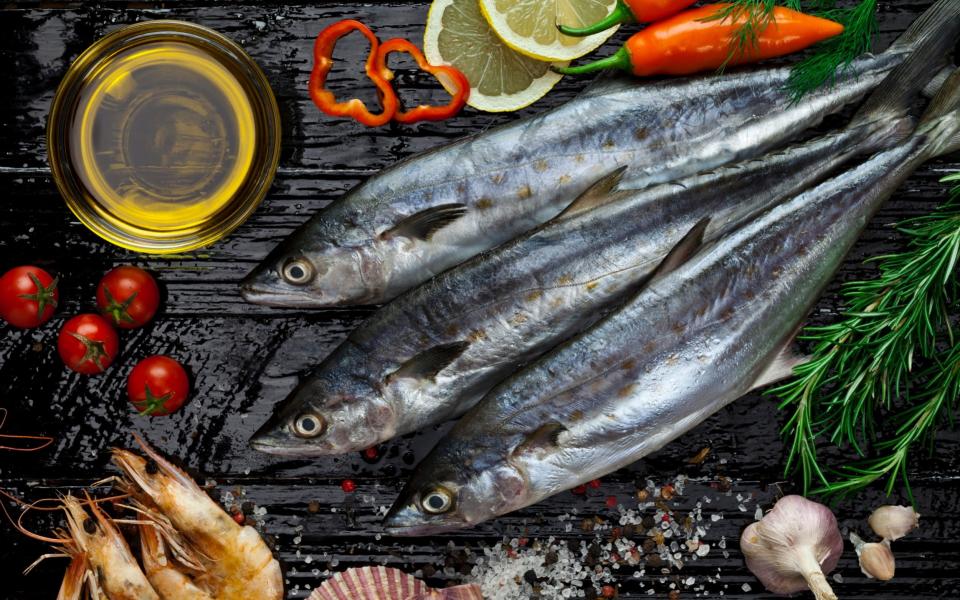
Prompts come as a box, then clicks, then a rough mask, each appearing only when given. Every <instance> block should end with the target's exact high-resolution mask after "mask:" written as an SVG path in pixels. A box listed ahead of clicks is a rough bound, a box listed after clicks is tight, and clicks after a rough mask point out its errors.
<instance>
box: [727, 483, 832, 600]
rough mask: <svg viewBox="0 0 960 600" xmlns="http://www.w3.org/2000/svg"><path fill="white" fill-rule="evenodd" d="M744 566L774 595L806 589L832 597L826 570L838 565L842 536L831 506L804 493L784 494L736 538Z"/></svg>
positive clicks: (829, 599)
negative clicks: (809, 498)
mask: <svg viewBox="0 0 960 600" xmlns="http://www.w3.org/2000/svg"><path fill="white" fill-rule="evenodd" d="M740 550H741V551H742V552H743V554H744V557H745V559H746V562H747V568H748V569H750V571H751V572H752V573H753V574H754V575H756V577H757V579H759V580H760V582H761V583H762V584H763V585H764V587H766V588H767V589H768V590H769V591H771V592H773V593H774V594H782V595H788V594H795V593H797V592H802V591H804V590H806V589H810V590H811V591H813V593H814V596H815V597H816V598H817V600H836V598H837V596H836V595H835V594H834V593H833V590H832V589H830V584H829V583H828V582H827V578H826V575H825V573H829V572H830V571H832V570H833V569H835V568H836V566H837V561H839V560H840V555H841V554H842V553H843V538H842V537H841V536H840V530H839V528H838V526H837V519H836V517H834V516H833V513H832V512H830V509H829V508H827V507H826V506H824V505H822V504H818V503H816V502H812V501H810V500H807V499H806V498H803V497H802V496H784V497H783V498H781V499H780V501H779V502H777V504H776V505H775V506H774V507H773V509H772V510H771V511H770V512H768V513H767V514H766V515H765V516H764V517H763V519H761V520H760V521H758V522H756V523H752V524H751V525H749V526H748V527H747V528H746V529H745V530H744V531H743V535H741V537H740Z"/></svg>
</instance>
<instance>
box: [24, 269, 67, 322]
mask: <svg viewBox="0 0 960 600" xmlns="http://www.w3.org/2000/svg"><path fill="white" fill-rule="evenodd" d="M27 277H29V278H30V281H32V282H33V285H35V286H36V287H37V291H36V292H34V293H32V294H20V297H21V298H24V299H25V300H33V301H34V302H36V303H37V319H40V320H42V319H43V311H45V310H46V309H47V307H48V306H51V307H53V308H56V307H57V299H56V298H55V297H54V294H56V293H57V283H58V281H59V279H60V278H59V277H54V278H53V281H51V282H50V287H44V286H43V284H42V283H40V278H38V277H37V276H36V275H35V274H34V273H27Z"/></svg>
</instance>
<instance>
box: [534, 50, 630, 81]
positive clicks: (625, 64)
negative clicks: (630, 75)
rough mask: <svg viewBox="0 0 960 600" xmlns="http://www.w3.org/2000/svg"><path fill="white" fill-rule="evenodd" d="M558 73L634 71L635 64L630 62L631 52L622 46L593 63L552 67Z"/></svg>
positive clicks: (582, 73) (580, 73) (579, 73)
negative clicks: (611, 70) (604, 70)
mask: <svg viewBox="0 0 960 600" xmlns="http://www.w3.org/2000/svg"><path fill="white" fill-rule="evenodd" d="M550 68H551V69H553V70H554V71H556V72H557V73H561V74H563V75H585V74H587V73H596V72H597V71H602V70H603V69H621V70H623V71H633V64H632V63H631V62H630V53H629V52H627V49H626V48H620V49H619V50H617V51H616V52H615V53H613V54H611V55H610V56H608V57H606V58H601V59H600V60H596V61H594V62H592V63H587V64H585V65H580V66H578V67H557V66H553V67H550Z"/></svg>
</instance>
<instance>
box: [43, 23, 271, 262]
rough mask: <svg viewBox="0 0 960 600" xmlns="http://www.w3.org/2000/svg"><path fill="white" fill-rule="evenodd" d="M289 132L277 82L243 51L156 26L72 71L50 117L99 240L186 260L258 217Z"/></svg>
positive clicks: (125, 34) (58, 170)
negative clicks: (283, 125) (283, 128)
mask: <svg viewBox="0 0 960 600" xmlns="http://www.w3.org/2000/svg"><path fill="white" fill-rule="evenodd" d="M279 128H280V124H279V112H278V110H277V106H276V101H275V100H274V98H273V94H272V92H271V91H270V87H269V85H268V84H267V81H266V78H265V77H264V76H263V73H262V72H261V71H260V69H259V68H258V67H257V66H256V64H255V63H253V61H252V60H251V59H250V58H249V56H247V55H246V54H245V53H244V52H243V50H242V49H240V48H239V47H238V46H236V45H235V44H234V43H233V42H231V41H230V40H228V39H227V38H224V37H222V36H220V35H219V34H217V33H215V32H213V31H211V30H209V29H206V28H203V27H199V26H197V25H192V24H189V23H182V22H177V21H151V22H147V23H141V24H137V25H133V26H130V27H127V28H124V29H122V30H120V31H118V32H115V33H113V34H111V35H109V36H107V37H105V38H103V39H102V40H100V41H99V42H97V43H96V44H94V45H93V46H91V47H90V48H89V49H87V51H85V52H84V53H83V54H82V55H81V56H80V57H79V58H78V59H77V60H76V61H75V62H74V64H73V65H72V66H71V68H70V71H69V72H68V74H67V76H66V77H65V78H64V81H63V82H62V83H61V86H60V89H59V90H58V92H57V96H56V99H55V100H54V107H53V109H52V111H51V117H50V124H49V129H48V143H49V152H50V162H51V166H52V168H53V172H54V177H55V179H56V182H57V185H58V186H59V188H60V191H61V193H62V194H63V196H64V198H65V199H66V201H67V204H68V205H69V206H70V208H71V210H73V212H74V214H76V215H77V217H78V218H79V219H80V220H81V221H82V222H83V223H84V224H85V225H87V226H88V227H90V229H92V230H93V231H94V232H95V233H97V234H98V235H100V236H101V237H103V238H105V239H107V240H108V241H110V242H113V243H115V244H118V245H120V246H123V247H126V248H131V249H134V250H138V251H142V252H151V253H164V252H181V251H185V250H189V249H192V248H197V247H199V246H203V245H206V244H209V243H210V242H212V241H214V240H216V239H218V238H220V237H223V236H224V235H226V234H227V233H229V232H230V231H232V230H233V229H234V228H236V227H237V226H238V225H239V224H240V223H242V222H243V220H245V219H246V218H247V217H248V216H249V215H250V213H252V212H253V210H254V209H255V208H256V206H257V205H258V204H259V202H260V201H261V200H262V199H263V196H264V195H265V194H266V192H267V189H268V188H269V185H270V182H271V180H272V177H273V173H274V171H275V170H276V164H277V159H278V155H279V135H280V134H279V130H280V129H279Z"/></svg>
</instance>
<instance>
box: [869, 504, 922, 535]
mask: <svg viewBox="0 0 960 600" xmlns="http://www.w3.org/2000/svg"><path fill="white" fill-rule="evenodd" d="M867 522H868V523H870V528H871V529H873V532H874V533H876V534H877V535H879V536H880V537H882V538H883V539H885V540H887V541H890V542H892V541H895V540H899V539H900V538H902V537H903V536H905V535H907V534H908V533H910V531H911V530H912V529H914V528H915V527H917V526H918V525H919V524H920V515H919V514H918V513H917V512H916V511H914V510H913V507H912V506H881V507H880V508H878V509H877V510H875V511H873V514H872V515H870V518H869V519H868V520H867Z"/></svg>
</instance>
